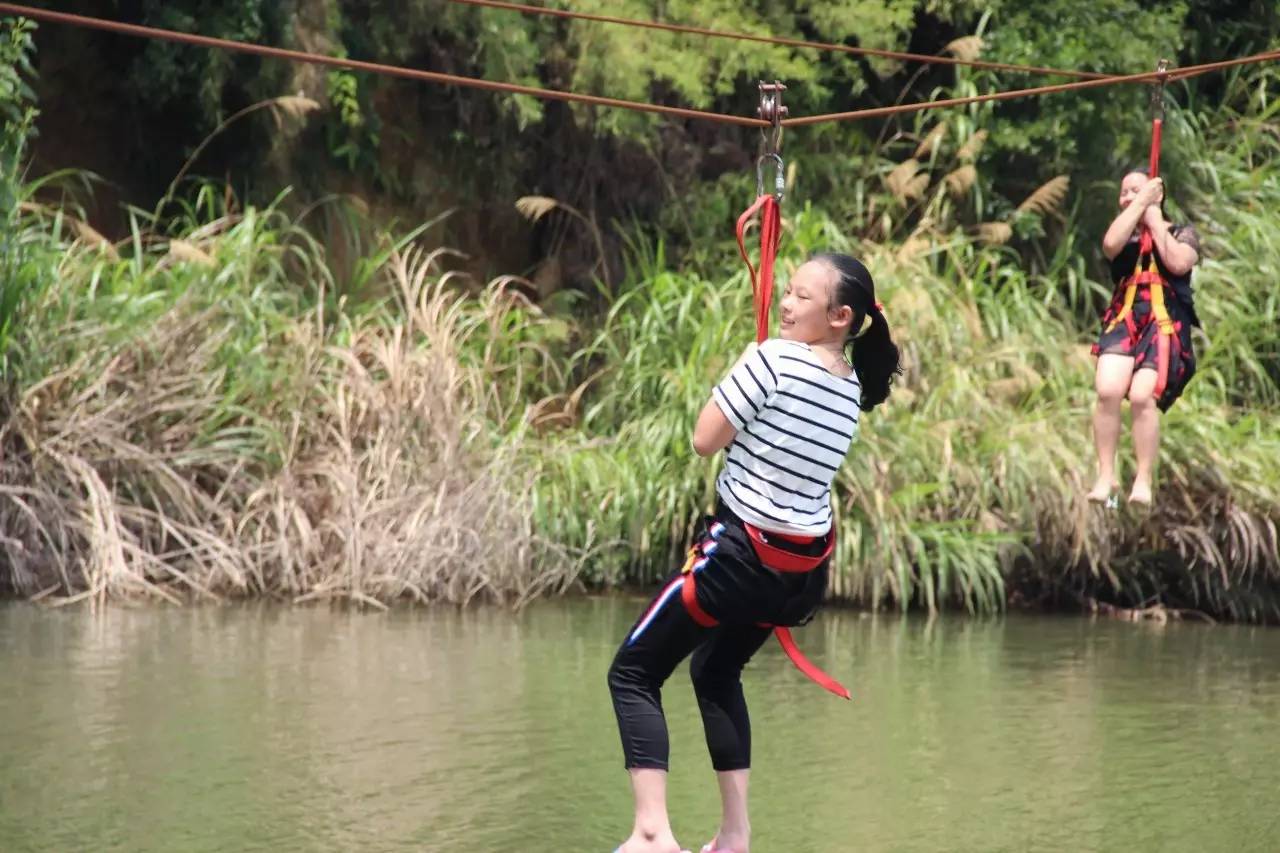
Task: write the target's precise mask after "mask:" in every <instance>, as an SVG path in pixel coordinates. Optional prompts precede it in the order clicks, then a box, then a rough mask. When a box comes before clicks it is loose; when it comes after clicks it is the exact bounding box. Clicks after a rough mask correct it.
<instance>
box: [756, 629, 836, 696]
mask: <svg viewBox="0 0 1280 853" xmlns="http://www.w3.org/2000/svg"><path fill="white" fill-rule="evenodd" d="M773 633H774V634H775V635H776V636H777V638H778V642H779V643H780V644H781V645H782V650H783V651H784V652H786V654H787V657H788V658H790V659H791V662H792V663H793V664H795V666H796V669H798V670H800V671H801V672H803V673H804V674H805V676H806V677H807V678H808V679H809V680H810V681H812V682H813V683H815V684H817V685H818V686H819V687H821V688H823V689H824V690H829V691H831V692H832V693H834V694H836V695H837V696H839V697H841V698H842V699H852V698H853V697H852V696H851V695H850V694H849V690H848V688H846V687H845V686H844V685H843V684H841V683H840V682H838V681H836V680H835V679H834V678H832V677H831V676H829V675H827V674H826V673H825V672H823V671H822V670H820V669H818V668H817V667H816V666H814V665H813V662H812V661H811V660H809V659H808V658H807V657H805V656H804V652H802V651H800V648H799V647H798V646H797V645H796V641H795V638H794V637H792V636H791V629H790V628H774V629H773Z"/></svg>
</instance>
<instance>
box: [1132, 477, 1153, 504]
mask: <svg viewBox="0 0 1280 853" xmlns="http://www.w3.org/2000/svg"><path fill="white" fill-rule="evenodd" d="M1129 503H1131V504H1141V505H1142V506H1151V484H1150V483H1140V482H1138V481H1136V480H1135V481H1134V483H1133V490H1132V491H1131V492H1129Z"/></svg>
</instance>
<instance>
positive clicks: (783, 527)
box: [713, 338, 862, 536]
mask: <svg viewBox="0 0 1280 853" xmlns="http://www.w3.org/2000/svg"><path fill="white" fill-rule="evenodd" d="M861 392H862V386H861V385H859V383H858V379H857V377H856V376H854V375H849V376H847V377H843V376H836V375H834V374H832V373H830V372H829V371H828V370H827V369H826V368H825V367H823V366H822V363H821V362H820V361H818V357H817V356H816V355H815V354H814V352H813V350H811V349H810V348H809V346H808V345H807V344H802V343H799V342H798V341H786V340H782V339H780V338H774V339H770V340H767V341H765V342H764V343H763V344H761V345H760V347H759V348H758V349H757V350H756V352H755V354H753V355H751V356H750V357H748V358H747V359H746V361H744V362H743V363H742V364H741V365H739V366H738V368H737V369H736V370H734V371H733V372H732V373H730V374H729V375H728V376H727V377H726V378H725V380H724V381H723V382H721V383H720V384H719V385H717V386H716V387H715V390H714V392H713V394H714V397H715V401H716V403H717V404H718V405H719V406H720V410H721V411H722V412H724V415H725V417H726V418H728V419H729V422H730V423H732V424H733V425H734V426H735V427H736V428H737V430H738V434H737V435H736V436H735V437H734V439H733V442H732V443H731V444H730V445H729V449H728V451H727V453H726V454H725V466H724V470H723V471H721V472H720V476H719V478H718V479H717V480H716V489H717V491H718V492H719V493H720V497H721V498H722V499H723V500H724V502H725V503H726V504H727V505H728V507H729V509H731V510H733V511H734V512H735V513H737V515H738V517H739V518H741V519H742V520H744V521H747V522H749V523H751V524H754V525H756V526H757V527H760V528H762V529H764V530H772V531H775V532H778V533H794V534H797V535H800V536H821V535H823V534H824V533H826V532H827V531H828V530H830V529H831V481H832V480H833V479H835V476H836V470H837V469H838V468H839V467H840V463H842V462H843V461H844V457H845V454H846V453H847V452H848V451H849V445H850V444H851V443H852V441H853V437H854V435H856V434H857V431H858V414H859V411H860V410H859V409H858V401H859V399H860V398H861Z"/></svg>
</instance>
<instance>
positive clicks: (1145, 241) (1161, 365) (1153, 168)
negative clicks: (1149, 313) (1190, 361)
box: [1138, 118, 1171, 400]
mask: <svg viewBox="0 0 1280 853" xmlns="http://www.w3.org/2000/svg"><path fill="white" fill-rule="evenodd" d="M1163 130H1164V122H1163V121H1162V120H1160V119H1159V118H1153V119H1151V162H1150V163H1149V164H1148V167H1147V173H1148V176H1149V177H1151V178H1158V177H1160V137H1161V134H1162V132H1163ZM1154 249H1155V241H1154V239H1153V238H1152V236H1151V231H1150V229H1148V228H1146V227H1145V226H1144V227H1143V229H1142V241H1141V244H1140V245H1139V247H1138V252H1139V255H1140V256H1141V255H1143V254H1147V253H1150V252H1152V251H1154ZM1152 286H1153V287H1163V286H1164V280H1163V279H1161V280H1160V281H1159V282H1158V283H1153V284H1152ZM1170 337H1171V335H1170V334H1169V333H1168V332H1164V331H1157V333H1156V387H1155V390H1154V391H1153V392H1152V393H1153V394H1154V395H1155V398H1156V399H1157V400H1159V399H1160V398H1161V397H1163V396H1164V389H1165V388H1166V387H1167V386H1168V384H1169V338H1170Z"/></svg>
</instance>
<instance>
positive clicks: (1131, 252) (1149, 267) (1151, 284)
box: [1088, 169, 1200, 504]
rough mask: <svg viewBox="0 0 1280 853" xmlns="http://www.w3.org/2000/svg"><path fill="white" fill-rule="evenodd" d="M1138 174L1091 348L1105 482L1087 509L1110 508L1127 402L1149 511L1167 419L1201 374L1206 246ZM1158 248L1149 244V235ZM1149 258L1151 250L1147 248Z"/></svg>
mask: <svg viewBox="0 0 1280 853" xmlns="http://www.w3.org/2000/svg"><path fill="white" fill-rule="evenodd" d="M1148 175H1149V172H1148V171H1147V170H1145V169H1134V170H1132V171H1130V172H1129V173H1128V174H1126V175H1125V176H1124V179H1123V180H1122V181H1121V183H1120V208H1121V210H1120V214H1119V215H1118V216H1116V218H1115V220H1114V221H1113V222H1112V223H1111V227H1110V228H1108V229H1107V233H1106V235H1105V236H1104V237H1103V238H1102V251H1103V254H1105V255H1106V256H1107V260H1108V261H1110V262H1111V279H1112V281H1113V282H1115V284H1116V290H1115V294H1114V295H1113V296H1112V299H1111V304H1110V306H1109V307H1108V308H1107V310H1106V313H1104V314H1103V317H1102V332H1101V334H1100V335H1099V336H1098V341H1097V343H1096V344H1094V346H1093V354H1094V355H1096V356H1097V357H1098V368H1097V374H1096V378H1095V385H1096V388H1097V392H1098V403H1097V408H1096V409H1095V411H1094V415H1093V437H1094V445H1095V447H1096V449H1097V452H1098V479H1097V481H1096V482H1095V483H1094V485H1093V488H1092V489H1091V490H1090V491H1089V495H1088V497H1089V500H1091V501H1097V502H1110V501H1111V500H1112V493H1113V492H1115V491H1116V490H1117V489H1118V488H1119V483H1118V482H1117V480H1116V475H1115V457H1116V445H1117V443H1118V442H1119V439H1120V402H1121V401H1122V400H1123V399H1124V398H1125V397H1126V396H1127V397H1128V398H1129V410H1130V413H1131V415H1132V418H1133V444H1134V450H1135V453H1136V455H1137V458H1138V466H1137V472H1136V474H1135V476H1134V480H1133V488H1132V489H1131V490H1130V492H1129V502H1130V503H1132V504H1150V503H1151V469H1152V466H1153V465H1154V464H1155V460H1156V454H1157V451H1158V450H1159V446H1160V412H1163V411H1167V410H1168V408H1169V407H1170V406H1171V405H1173V401H1174V400H1176V399H1178V396H1179V395H1180V394H1181V393H1182V389H1183V388H1185V387H1186V385H1187V382H1188V381H1190V379H1191V376H1192V374H1194V373H1195V369H1196V362H1195V353H1194V352H1193V351H1192V349H1191V327H1192V326H1199V325H1200V321H1199V319H1198V318H1197V317H1196V311H1195V303H1194V300H1193V295H1192V291H1191V269H1192V267H1194V266H1195V265H1196V261H1198V260H1199V258H1200V238H1199V236H1198V235H1197V234H1196V231H1195V229H1194V228H1192V227H1191V226H1190V225H1173V224H1171V223H1170V222H1169V221H1168V220H1167V219H1166V218H1165V215H1164V184H1163V182H1162V181H1161V179H1160V178H1148ZM1144 229H1145V231H1146V232H1149V233H1150V238H1145V237H1144V236H1143V233H1142V232H1143V230H1144ZM1148 239H1149V241H1150V252H1149V253H1147V252H1145V251H1144V250H1145V249H1146V247H1147V240H1148Z"/></svg>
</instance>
